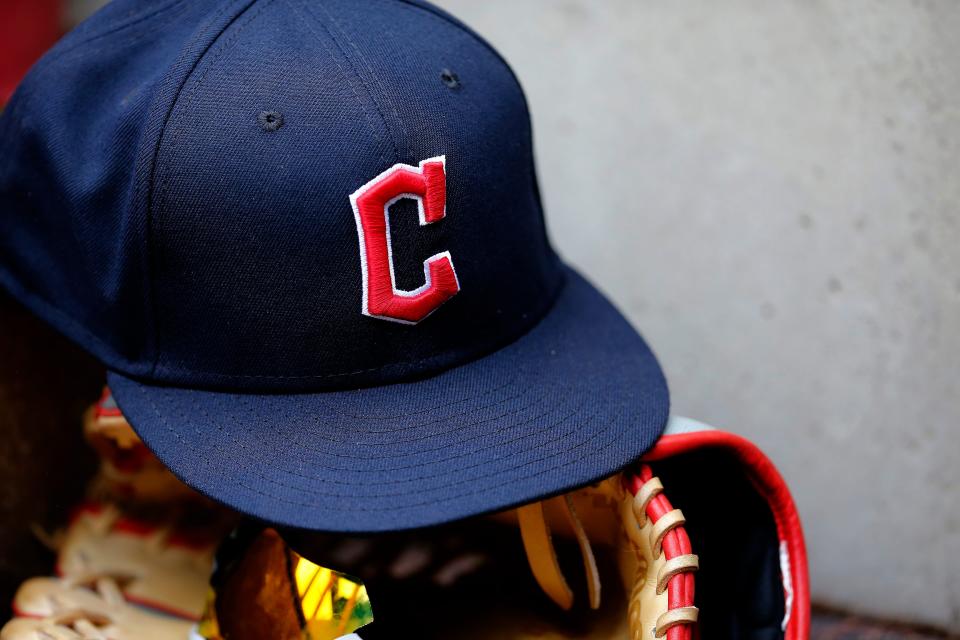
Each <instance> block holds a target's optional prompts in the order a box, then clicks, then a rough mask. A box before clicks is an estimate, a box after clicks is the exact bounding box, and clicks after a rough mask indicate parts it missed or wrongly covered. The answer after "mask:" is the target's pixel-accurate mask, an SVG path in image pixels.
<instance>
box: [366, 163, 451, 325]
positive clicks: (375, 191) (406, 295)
mask: <svg viewBox="0 0 960 640" xmlns="http://www.w3.org/2000/svg"><path fill="white" fill-rule="evenodd" d="M403 198H411V199H413V200H416V201H417V211H418V212H419V216H420V226H421V227H422V226H425V225H428V224H433V223H434V222H437V221H439V220H442V219H443V218H444V217H445V216H446V215H447V177H446V157H445V156H437V157H435V158H429V159H427V160H424V161H423V162H421V163H420V166H418V167H414V166H411V165H408V164H402V163H401V164H395V165H393V166H392V167H390V168H389V169H387V170H386V171H384V172H383V173H381V174H380V175H378V176H377V177H376V178H374V179H373V180H371V181H370V182H368V183H367V184H365V185H363V186H362V187H360V188H359V189H357V190H356V191H354V192H353V194H351V196H350V205H351V206H352V207H353V216H354V218H355V219H356V222H357V235H358V236H359V239H360V271H361V274H362V279H363V308H362V309H361V311H362V312H363V315H365V316H370V317H371V318H380V319H382V320H390V321H393V322H401V323H404V324H416V323H418V322H420V321H421V320H423V319H424V318H426V317H427V316H428V315H430V314H431V313H433V312H434V311H436V310H437V307H439V306H440V305H441V304H443V303H444V302H446V301H447V300H449V299H450V298H452V297H453V296H454V295H456V293H457V292H458V291H460V282H459V281H458V280H457V272H456V271H454V269H453V258H452V257H451V256H450V252H449V251H443V252H441V253H438V254H435V255H432V256H430V257H429V258H427V259H426V260H424V262H423V277H424V283H423V284H422V285H421V286H419V287H417V288H416V289H413V290H410V291H406V290H403V289H398V288H397V280H396V277H395V276H394V271H393V245H392V242H393V240H392V239H391V237H390V205H392V204H393V203H394V202H396V201H398V200H401V199H403Z"/></svg>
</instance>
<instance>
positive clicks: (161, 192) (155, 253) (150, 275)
mask: <svg viewBox="0 0 960 640" xmlns="http://www.w3.org/2000/svg"><path fill="white" fill-rule="evenodd" d="M257 1H258V0H250V2H248V3H247V4H246V5H245V6H243V7H242V9H241V10H240V11H238V12H237V14H236V15H235V16H233V17H232V18H231V19H230V20H229V21H227V23H226V24H225V25H223V27H222V28H221V29H220V30H219V31H218V32H217V33H216V35H214V36H213V37H212V38H211V39H210V42H209V43H208V44H207V45H206V46H205V47H204V48H203V50H202V51H201V52H200V53H199V55H197V57H196V60H194V61H193V64H192V65H191V66H190V70H189V71H187V72H186V74H185V75H184V77H183V80H182V81H181V82H180V85H179V86H178V87H177V90H176V95H175V96H174V97H173V99H172V100H171V101H170V107H169V109H168V110H167V113H166V115H165V116H164V120H163V125H162V126H161V130H160V135H159V136H158V138H157V146H156V148H155V149H154V152H153V158H152V162H151V165H152V166H151V170H150V180H149V183H148V186H147V194H148V195H147V220H146V230H145V244H146V253H147V264H146V267H147V269H146V270H147V282H148V284H149V289H150V290H149V292H148V296H149V298H150V315H151V316H152V320H153V333H154V336H153V349H154V354H153V365H152V367H151V369H150V375H153V374H155V372H156V370H157V366H158V364H159V362H160V353H161V349H160V329H159V325H160V315H159V314H158V313H157V303H156V296H155V295H154V294H155V292H156V286H155V279H156V278H155V276H156V274H155V273H154V263H155V262H156V261H157V260H158V259H159V257H160V252H159V247H157V248H156V249H157V250H152V242H151V240H152V233H151V230H152V228H153V222H154V219H155V216H154V199H153V197H151V196H152V191H153V188H156V187H157V185H156V179H157V166H158V160H159V158H160V149H161V148H162V147H163V143H164V137H165V134H166V133H167V126H168V125H169V124H170V120H171V118H172V117H173V112H174V111H175V110H176V109H177V106H178V104H179V102H180V97H181V94H182V92H183V89H184V87H186V85H187V83H188V82H189V81H190V78H191V77H192V76H193V72H194V71H196V69H197V67H198V66H199V65H200V63H201V62H202V61H203V60H204V58H205V56H206V55H207V53H208V52H209V51H210V50H211V49H212V48H213V47H214V45H216V44H217V42H218V41H219V40H220V37H221V36H222V35H223V34H224V33H225V32H226V31H227V30H228V29H229V28H230V27H231V26H233V24H234V23H236V22H237V21H238V20H239V19H240V18H241V17H244V16H246V15H247V11H248V10H249V9H250V8H251V7H252V6H253V5H254V4H255V3H256V2H257ZM271 2H273V0H265V1H264V2H263V4H262V5H261V6H260V7H259V8H258V10H257V12H256V13H254V14H253V15H252V16H250V17H249V18H248V19H247V22H246V23H245V24H244V25H243V26H246V24H249V22H250V20H253V18H255V17H256V16H257V15H258V14H259V13H260V12H261V11H263V9H264V8H265V7H266V6H267V5H269V4H270V3H271ZM231 6H233V3H230V4H228V5H224V6H223V7H221V8H220V10H219V11H217V13H216V14H215V15H214V16H213V17H212V18H210V20H209V21H208V22H207V25H210V24H212V23H214V22H215V21H216V20H218V19H219V18H220V16H222V15H223V14H224V13H226V11H227V9H228V8H229V7H231ZM205 28H206V27H205ZM242 31H243V28H242V27H241V28H240V29H238V30H237V32H235V33H234V34H233V35H232V36H231V38H230V40H228V41H226V42H224V43H223V44H222V46H221V48H220V50H219V51H218V52H217V54H216V55H215V56H214V57H213V58H212V59H211V60H210V63H209V64H210V65H212V64H213V63H214V62H216V60H217V59H218V58H219V57H220V56H221V55H223V53H224V51H226V50H227V49H229V47H230V45H231V44H233V42H234V41H235V40H236V37H237V36H238V35H239V33H241V32H242ZM208 71H209V66H208V67H207V70H205V71H204V73H203V74H202V75H201V76H200V78H199V79H198V81H197V83H196V84H194V86H193V87H191V88H190V91H189V92H188V93H187V94H186V96H185V97H186V98H188V99H192V96H193V93H194V92H195V91H196V89H197V88H198V87H199V85H200V84H201V83H202V81H203V78H204V77H206V74H207V72H208ZM181 131H182V127H180V126H177V127H175V128H174V130H173V131H172V136H173V137H172V140H171V146H173V147H175V146H176V145H175V142H176V140H177V138H178V137H179V134H180V132H181ZM168 183H169V170H167V171H166V174H165V175H164V178H163V180H162V182H161V184H160V186H159V188H157V194H156V196H157V201H158V203H159V204H158V205H157V206H158V207H159V206H160V204H163V203H165V202H166V196H167V185H168Z"/></svg>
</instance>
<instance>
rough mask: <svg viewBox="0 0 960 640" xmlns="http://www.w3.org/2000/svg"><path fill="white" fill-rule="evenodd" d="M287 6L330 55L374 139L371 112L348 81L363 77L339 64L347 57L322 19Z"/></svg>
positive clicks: (374, 132) (368, 91)
mask: <svg viewBox="0 0 960 640" xmlns="http://www.w3.org/2000/svg"><path fill="white" fill-rule="evenodd" d="M287 6H289V7H290V9H291V10H292V11H293V12H294V13H296V14H297V15H298V16H301V17H302V18H303V23H304V25H305V26H306V27H307V29H309V30H310V31H311V33H313V34H314V35H315V36H316V37H317V40H318V41H319V42H320V44H321V46H323V48H324V49H325V50H326V52H327V54H328V55H329V56H330V58H331V59H332V60H333V63H334V64H335V65H337V70H338V71H340V74H341V75H342V76H343V77H344V78H346V79H347V84H349V85H350V90H351V91H352V92H353V95H354V97H356V99H357V104H359V105H360V108H361V109H363V117H364V120H365V122H366V125H367V128H368V129H369V130H370V135H372V136H373V138H374V140H376V138H377V129H376V127H375V126H374V125H373V122H372V116H371V114H370V109H369V108H368V107H367V105H366V104H365V101H364V100H363V98H361V97H360V93H359V92H358V91H357V87H356V86H355V85H354V83H352V82H350V76H351V75H353V76H354V77H356V79H357V80H359V81H360V83H361V84H362V83H363V79H362V78H361V77H360V75H359V74H358V73H357V72H356V71H352V70H351V71H350V72H347V70H346V69H344V68H343V65H342V64H340V60H339V58H341V57H342V58H344V59H345V60H347V62H348V63H349V59H347V57H346V55H345V54H344V53H343V50H342V49H341V48H340V47H339V46H338V45H337V42H336V39H335V38H334V37H333V34H332V33H330V29H329V28H328V27H327V25H326V24H324V23H323V22H322V21H320V20H318V19H317V17H316V16H314V15H310V16H307V15H305V14H304V13H303V11H301V10H300V9H298V8H297V6H296V4H294V2H292V1H290V0H287ZM311 22H316V23H318V24H319V25H320V26H321V27H323V30H324V31H325V32H326V34H327V35H326V37H324V35H323V34H322V33H319V32H318V31H317V30H316V29H315V28H314V25H313V24H312V23H311ZM328 40H329V41H330V43H333V46H335V47H336V48H337V49H338V50H340V55H339V56H337V55H336V54H335V52H334V51H333V50H331V48H330V43H328V42H327V41H328ZM364 89H366V90H367V93H368V95H369V93H370V90H369V89H368V88H367V87H366V86H364ZM372 101H373V100H372V98H371V102H372ZM374 106H376V105H374ZM379 115H380V118H381V121H382V120H383V114H379ZM383 125H384V129H385V130H386V132H387V135H388V136H389V135H390V129H389V128H387V126H386V123H385V122H384V123H383ZM391 142H392V141H391ZM391 146H393V148H394V152H396V145H394V144H391ZM380 160H381V162H386V160H387V159H386V158H384V156H383V154H382V153H381V154H380Z"/></svg>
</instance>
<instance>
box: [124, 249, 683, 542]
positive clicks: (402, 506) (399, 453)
mask: <svg viewBox="0 0 960 640" xmlns="http://www.w3.org/2000/svg"><path fill="white" fill-rule="evenodd" d="M566 271H567V273H566V284H565V285H564V287H563V290H562V291H561V293H560V294H559V297H558V298H557V300H556V302H555V303H554V306H553V308H552V309H551V310H550V311H549V312H548V313H547V315H546V316H545V317H544V318H543V319H542V320H541V321H540V322H539V323H538V324H537V325H536V326H534V327H533V329H531V330H530V331H529V332H528V333H526V334H525V335H523V336H522V337H521V338H519V339H518V340H516V341H515V342H513V343H512V344H509V345H507V346H506V347H504V348H502V349H500V350H499V351H496V352H494V353H492V354H490V355H487V356H486V357H483V358H480V359H478V360H475V361H473V362H470V363H467V364H464V365H461V366H458V367H455V368H453V369H449V370H447V371H445V372H443V373H441V374H439V375H436V376H433V377H431V378H427V379H423V380H418V381H415V382H409V383H400V384H391V385H386V386H380V387H370V388H364V389H357V390H349V391H335V392H323V393H299V394H293V395H278V394H262V395H251V394H236V393H225V392H215V391H205V390H195V389H182V388H174V387H164V386H153V385H150V384H147V383H144V382H142V381H138V380H134V379H131V378H128V377H125V376H123V375H121V374H118V373H114V372H111V373H109V374H108V384H109V385H110V388H111V389H112V391H113V394H114V397H115V398H116V401H117V403H118V405H119V406H120V408H121V410H122V411H123V413H124V415H125V416H126V417H127V419H128V420H129V421H130V423H131V425H133V427H134V429H135V430H136V431H137V433H138V434H139V435H140V437H141V438H142V439H143V440H144V442H145V443H146V444H147V446H148V447H149V448H150V449H152V450H153V451H154V453H156V455H157V456H158V457H159V458H160V460H162V461H163V462H164V463H165V464H166V465H167V466H169V468H170V469H171V470H172V471H173V473H174V474H175V475H177V476H178V477H179V478H180V479H181V480H183V481H184V482H185V483H186V484H188V485H190V486H191V487H193V488H195V489H197V490H198V491H200V492H201V493H203V494H206V495H208V496H210V497H212V498H214V499H215V500H218V501H220V502H223V503H225V504H227V505H228V506H230V507H232V508H234V509H236V510H238V511H241V512H243V513H246V514H248V515H250V516H254V517H257V518H261V519H264V520H268V521H270V522H273V523H276V524H280V525H284V526H290V527H297V528H307V529H314V530H321V531H335V532H376V531H386V530H397V529H407V528H414V527H422V526H429V525H435V524H440V523H443V522H447V521H450V520H455V519H459V518H463V517H467V516H473V515H479V514H482V513H488V512H493V511H498V510H501V509H504V508H507V507H512V506H516V505H518V504H523V503H526V502H530V501H532V500H536V499H541V498H544V497H547V496H551V495H554V494H558V493H561V492H564V491H568V490H571V489H573V488H576V487H580V486H583V485H586V484H589V483H591V482H594V481H596V480H599V479H601V478H604V477H606V476H609V475H611V474H613V473H615V472H617V471H618V470H620V469H622V468H623V467H625V466H626V465H628V464H630V463H631V462H633V461H634V460H636V459H637V458H638V457H639V456H640V455H641V454H642V453H644V452H645V451H646V450H647V449H648V448H649V447H650V446H651V445H652V444H653V443H654V442H655V441H656V439H657V438H658V437H659V436H660V433H661V432H662V430H663V428H664V426H665V425H666V422H667V417H668V409H669V394H668V391H667V386H666V382H665V380H664V377H663V373H662V372H661V370H660V366H659V364H658V363H657V361H656V358H655V357H654V355H653V353H651V351H650V349H649V348H648V347H647V345H646V344H645V343H644V341H643V339H642V338H641V337H640V336H639V335H638V334H637V332H636V331H635V330H634V329H633V328H632V327H631V326H630V325H629V324H628V323H627V321H626V320H625V319H624V318H623V317H622V316H621V315H620V313H619V312H618V311H617V310H616V309H615V308H614V307H613V306H612V305H611V304H610V303H609V302H608V301H607V300H606V299H605V298H604V297H603V295H601V294H600V293H599V292H598V291H597V290H596V289H595V288H593V287H592V286H591V285H590V284H589V283H588V282H587V281H586V280H584V279H583V278H582V277H581V276H580V275H578V274H577V273H576V272H574V271H573V270H572V269H569V268H567V269H566Z"/></svg>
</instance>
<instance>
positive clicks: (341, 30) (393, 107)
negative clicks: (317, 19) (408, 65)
mask: <svg viewBox="0 0 960 640" xmlns="http://www.w3.org/2000/svg"><path fill="white" fill-rule="evenodd" d="M317 6H319V7H320V9H321V10H322V11H323V12H324V13H325V14H326V15H327V17H328V18H329V19H330V22H331V23H332V24H333V26H334V27H335V28H336V29H337V32H338V33H339V34H340V35H341V36H342V37H343V39H344V40H345V41H346V43H347V44H348V45H350V47H351V48H352V49H353V50H354V51H355V52H356V59H357V60H358V61H359V62H361V63H363V66H364V67H366V70H367V72H368V73H369V75H370V78H371V83H370V84H371V85H376V89H377V91H376V92H374V91H373V87H372V86H369V85H367V91H368V93H369V94H370V99H371V100H372V101H373V102H374V104H377V102H378V101H377V98H378V97H382V98H383V102H384V104H385V105H386V106H387V107H389V108H390V110H391V111H392V112H393V117H394V119H395V121H396V123H397V124H398V125H399V126H400V132H401V134H402V135H403V139H404V141H409V140H410V132H409V131H407V126H406V125H405V124H404V122H403V118H401V117H400V112H399V111H397V105H396V104H394V102H393V100H391V99H390V96H389V95H388V94H387V92H386V91H384V90H383V86H382V85H381V84H380V79H379V78H378V77H377V74H376V72H375V71H374V70H373V67H372V66H371V65H370V61H369V60H367V58H366V57H365V56H364V55H363V53H362V52H361V51H360V48H359V47H358V46H357V45H356V43H354V41H353V40H352V39H351V38H350V36H349V35H348V34H347V31H346V29H344V28H343V27H342V26H340V22H339V21H337V19H336V18H335V17H333V15H332V14H331V13H330V11H329V10H328V9H327V8H326V6H324V4H322V3H320V4H318V5H317ZM345 55H346V54H345ZM357 76H358V77H360V78H361V81H363V78H362V76H360V73H359V72H357ZM378 111H380V114H381V117H383V124H384V126H386V127H387V132H388V133H389V132H390V127H389V125H388V124H387V120H386V116H385V115H384V114H383V110H381V109H379V108H378ZM391 139H392V136H391ZM393 148H394V151H395V152H397V154H398V155H397V158H398V159H400V156H399V148H398V146H397V145H396V144H394V145H393Z"/></svg>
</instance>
